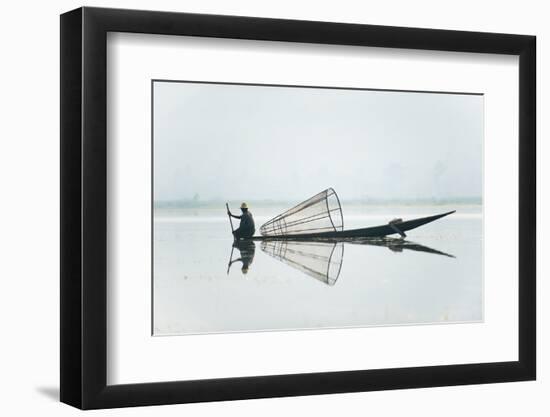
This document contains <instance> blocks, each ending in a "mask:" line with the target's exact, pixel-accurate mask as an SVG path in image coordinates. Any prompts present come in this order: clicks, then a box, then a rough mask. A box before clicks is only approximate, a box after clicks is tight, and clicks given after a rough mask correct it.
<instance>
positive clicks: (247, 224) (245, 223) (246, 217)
mask: <svg viewBox="0 0 550 417" xmlns="http://www.w3.org/2000/svg"><path fill="white" fill-rule="evenodd" d="M239 217H240V219H241V223H240V225H239V229H241V232H244V233H248V234H250V236H252V235H253V234H254V233H255V232H256V228H255V225H254V218H253V217H252V213H251V212H249V211H245V212H244V213H243V214H242V216H239Z"/></svg>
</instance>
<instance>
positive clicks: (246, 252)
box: [227, 240, 256, 274]
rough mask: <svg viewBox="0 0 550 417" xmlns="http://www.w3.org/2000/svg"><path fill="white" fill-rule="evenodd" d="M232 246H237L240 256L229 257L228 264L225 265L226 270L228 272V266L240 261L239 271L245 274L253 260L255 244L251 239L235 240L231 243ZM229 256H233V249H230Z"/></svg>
mask: <svg viewBox="0 0 550 417" xmlns="http://www.w3.org/2000/svg"><path fill="white" fill-rule="evenodd" d="M233 248H237V249H238V250H239V252H240V254H241V256H240V258H237V259H230V260H229V265H228V266H227V272H228V273H229V268H231V265H233V264H234V263H235V262H241V263H242V267H241V272H242V273H243V274H247V273H248V270H249V268H250V265H251V264H252V261H253V260H254V253H255V252H256V245H255V243H254V241H253V240H237V241H235V242H234V243H233ZM231 256H232V257H233V250H231Z"/></svg>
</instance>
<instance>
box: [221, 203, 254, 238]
mask: <svg viewBox="0 0 550 417" xmlns="http://www.w3.org/2000/svg"><path fill="white" fill-rule="evenodd" d="M241 212H242V214H241V215H240V216H237V215H235V214H232V213H231V211H229V208H228V209H227V214H228V215H230V216H231V217H233V218H235V219H240V220H241V223H240V225H239V228H238V229H237V230H235V231H234V232H233V236H234V238H235V240H239V239H248V238H251V237H252V236H254V233H255V232H256V229H255V226H254V218H253V217H252V213H251V212H249V211H248V205H247V204H246V203H242V204H241Z"/></svg>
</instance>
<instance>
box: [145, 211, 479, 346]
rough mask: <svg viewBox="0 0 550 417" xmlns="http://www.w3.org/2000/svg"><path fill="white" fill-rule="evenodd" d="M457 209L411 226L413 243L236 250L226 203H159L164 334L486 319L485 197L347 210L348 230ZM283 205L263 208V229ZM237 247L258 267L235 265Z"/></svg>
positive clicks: (158, 274) (157, 285) (157, 276)
mask: <svg viewBox="0 0 550 417" xmlns="http://www.w3.org/2000/svg"><path fill="white" fill-rule="evenodd" d="M453 209H456V210H457V213H455V214H453V215H451V216H448V217H445V218H443V219H441V220H438V221H436V222H434V223H430V224H428V225H425V226H422V227H420V228H418V229H415V230H411V231H410V232H407V235H408V236H407V239H406V241H407V243H405V244H403V242H401V241H399V240H391V241H390V242H389V243H388V242H387V241H380V240H379V241H374V242H367V243H371V244H352V243H343V244H339V245H337V246H336V248H334V245H333V244H331V245H325V247H309V246H307V245H306V246H299V247H296V246H286V247H283V248H281V247H277V248H273V247H271V248H270V247H269V245H266V244H264V246H262V243H261V242H255V244H254V246H252V247H251V246H248V247H244V248H243V247H240V248H239V247H237V248H234V247H233V240H232V236H231V229H230V225H229V222H228V219H227V216H226V215H225V211H224V210H223V208H222V209H221V210H219V209H156V210H155V216H154V274H153V290H154V294H153V324H154V325H153V328H154V334H155V335H183V334H199V333H218V332H222V333H223V332H239V331H267V330H289V329H314V328H341V327H358V326H360V327H362V326H388V325H410V324H431V323H457V322H473V321H482V320H483V274H482V265H483V262H482V259H483V257H482V214H481V207H480V206H454V207H447V206H433V207H429V206H402V207H367V206H352V207H348V208H346V209H345V211H344V216H345V228H346V229H352V228H359V227H368V226H374V225H379V224H384V223H386V222H387V221H388V220H391V219H392V218H395V217H401V218H403V220H407V219H410V218H414V217H421V216H426V215H432V214H437V213H442V212H445V211H448V210H453ZM283 210H284V207H266V208H259V209H256V210H253V213H254V217H255V220H256V228H257V229H259V226H260V225H261V224H262V223H263V222H264V221H266V220H268V219H269V218H270V217H273V216H274V215H276V214H278V213H280V212H282V211H283ZM236 226H237V225H236V224H235V227H236ZM363 243H365V242H363ZM340 245H342V246H343V248H341V247H340ZM438 252H439V253H438ZM448 255H450V256H448ZM331 256H332V257H331ZM230 257H232V259H238V258H242V257H244V259H245V263H250V265H249V268H248V272H247V273H246V274H243V271H242V270H241V268H242V263H241V262H240V261H237V262H235V263H233V264H232V265H231V267H230V268H229V270H228V262H229V261H230ZM329 258H330V264H329V263H327V262H328V259H329ZM340 258H341V262H340ZM250 261H251V262H250ZM323 262H325V263H324V264H323ZM326 271H328V273H326ZM338 272H339V273H338ZM323 274H325V278H326V279H323Z"/></svg>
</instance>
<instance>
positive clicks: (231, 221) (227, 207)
mask: <svg viewBox="0 0 550 417" xmlns="http://www.w3.org/2000/svg"><path fill="white" fill-rule="evenodd" d="M225 208H226V209H227V217H229V224H230V225H231V234H233V232H234V231H235V229H233V220H231V215H230V214H229V204H227V203H225ZM233 236H235V235H233Z"/></svg>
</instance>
